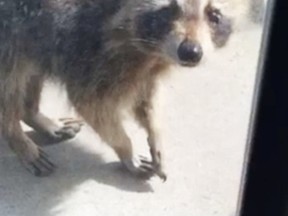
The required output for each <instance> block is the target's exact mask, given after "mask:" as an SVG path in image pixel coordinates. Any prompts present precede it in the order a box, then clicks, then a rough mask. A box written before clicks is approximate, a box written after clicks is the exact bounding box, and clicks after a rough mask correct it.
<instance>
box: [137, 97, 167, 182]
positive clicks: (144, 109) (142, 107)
mask: <svg viewBox="0 0 288 216" xmlns="http://www.w3.org/2000/svg"><path fill="white" fill-rule="evenodd" d="M134 112H135V116H136V119H137V120H138V122H139V123H140V124H141V125H142V126H143V127H144V128H145V129H146V131H147V133H148V139H147V141H148V144H149V147H150V153H151V157H152V163H153V167H154V170H155V172H156V174H157V175H158V176H159V177H160V178H161V179H163V181H166V179H167V175H166V173H165V171H164V167H163V153H162V147H161V142H160V139H159V135H158V133H157V131H158V130H157V129H156V124H155V122H154V121H155V116H154V115H155V114H154V109H153V106H152V104H151V101H148V100H147V101H145V100H143V101H141V102H140V103H138V104H137V105H136V106H135V110H134Z"/></svg>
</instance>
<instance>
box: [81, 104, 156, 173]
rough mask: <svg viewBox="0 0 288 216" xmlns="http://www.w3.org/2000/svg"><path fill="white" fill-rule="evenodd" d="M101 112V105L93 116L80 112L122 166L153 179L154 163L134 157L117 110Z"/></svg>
mask: <svg viewBox="0 0 288 216" xmlns="http://www.w3.org/2000/svg"><path fill="white" fill-rule="evenodd" d="M110 108H111V107H110ZM100 110H101V105H100V106H99V107H98V109H97V111H95V113H94V115H92V116H91V115H90V114H91V112H89V113H87V112H85V113H83V112H82V113H81V111H80V114H82V116H83V117H84V118H85V120H86V121H87V122H88V123H89V124H90V125H91V126H92V127H93V129H94V130H95V131H96V132H97V133H98V134H99V136H100V137H101V138H102V140H103V141H104V142H106V143H107V144H108V145H109V146H111V147H112V148H113V149H114V151H115V152H116V154H117V155H118V157H119V159H120V160H121V162H122V164H123V165H124V166H125V167H126V168H127V169H128V170H129V171H130V172H131V173H132V174H133V175H135V176H137V177H140V178H144V179H149V178H150V177H152V176H153V175H154V174H155V172H154V168H153V165H152V163H151V162H149V161H147V160H145V159H144V158H143V157H141V156H139V157H137V156H134V155H133V149H132V143H131V140H130V138H129V137H128V135H127V134H126V132H125V130H124V128H123V126H122V122H121V118H120V116H119V114H117V113H118V112H117V110H116V109H112V110H111V109H110V110H109V108H108V109H105V108H103V109H102V110H103V111H102V112H101V111H100Z"/></svg>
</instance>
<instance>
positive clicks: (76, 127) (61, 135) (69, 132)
mask: <svg viewBox="0 0 288 216" xmlns="http://www.w3.org/2000/svg"><path fill="white" fill-rule="evenodd" d="M60 122H61V123H62V127H59V128H57V129H56V130H53V131H51V133H50V135H51V136H52V138H54V139H56V140H58V139H59V140H66V139H72V138H74V137H75V136H76V134H77V133H78V132H79V131H80V130H81V127H82V126H83V124H84V122H83V121H82V120H78V119H73V118H65V119H60Z"/></svg>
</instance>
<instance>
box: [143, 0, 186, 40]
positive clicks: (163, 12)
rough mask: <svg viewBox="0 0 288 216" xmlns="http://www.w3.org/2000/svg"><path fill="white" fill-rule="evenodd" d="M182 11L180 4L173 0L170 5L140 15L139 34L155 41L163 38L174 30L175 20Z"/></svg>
mask: <svg viewBox="0 0 288 216" xmlns="http://www.w3.org/2000/svg"><path fill="white" fill-rule="evenodd" d="M180 13H181V9H180V7H179V5H178V4H177V2H176V1H175V0H173V1H172V2H171V4H170V5H168V6H165V7H163V8H160V9H158V10H156V11H149V12H146V13H144V14H142V15H140V16H139V17H138V22H137V36H138V37H140V38H142V39H147V40H153V41H159V40H161V39H163V37H165V36H166V35H167V34H168V33H169V32H170V31H171V30H172V28H173V22H174V21H175V20H177V18H178V17H179V16H180Z"/></svg>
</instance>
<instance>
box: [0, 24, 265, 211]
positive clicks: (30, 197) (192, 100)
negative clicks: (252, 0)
mask: <svg viewBox="0 0 288 216" xmlns="http://www.w3.org/2000/svg"><path fill="white" fill-rule="evenodd" d="M260 39H261V28H260V27H259V26H256V25H252V24H249V25H245V26H244V25H243V26H242V27H239V29H238V31H237V32H236V33H235V34H234V36H233V38H232V40H231V41H230V43H229V46H227V47H226V48H225V49H222V50H219V51H217V52H211V54H209V56H208V57H207V55H206V58H205V59H204V61H203V63H202V64H201V65H200V66H199V67H198V68H197V69H187V68H175V69H174V70H175V71H174V73H173V75H172V76H171V77H170V78H169V79H167V80H165V82H164V83H163V87H164V88H163V92H164V95H166V98H165V104H166V105H165V109H164V110H163V112H162V116H163V117H162V118H163V122H162V123H163V125H164V126H163V139H164V143H165V154H166V164H167V169H168V175H169V176H168V181H167V182H166V183H162V182H161V181H160V180H159V179H157V178H153V179H152V180H151V181H148V182H142V181H139V180H136V179H133V178H131V176H129V175H127V173H125V172H122V171H121V169H120V168H119V164H118V161H117V158H116V157H115V155H114V153H113V152H112V151H111V149H109V148H108V147H106V146H105V145H104V144H103V143H101V141H100V140H99V138H98V137H97V135H95V134H94V133H93V132H91V130H90V129H89V128H87V127H84V128H83V130H82V132H81V133H80V134H79V136H78V137H77V138H75V139H74V140H71V141H68V142H64V143H61V144H60V145H51V146H48V147H45V150H46V152H48V153H49V154H50V155H51V158H52V160H53V161H54V162H55V163H57V165H58V169H57V170H56V172H55V173H54V174H53V175H52V176H50V177H47V178H35V177H33V176H31V175H30V174H29V173H27V172H26V171H25V170H24V169H23V168H22V167H21V165H20V164H19V163H18V161H17V160H16V158H15V156H14V154H12V153H11V151H10V150H9V149H8V148H7V146H5V145H0V215H1V216H74V215H75V216H78V215H83V216H86V215H87V216H88V215H99V216H102V215H103V216H104V215H105V216H110V215H111V216H122V215H123V216H128V215H130V216H134V215H135V216H136V215H137V216H142V215H143V216H147V215H151V216H152V215H165V216H175V215H183V216H188V215H195V216H215V215H219V216H232V215H233V214H234V212H235V207H236V201H237V194H238V191H239V184H240V176H241V168H242V163H243V155H244V149H245V141H246V134H247V127H248V121H249V115H250V108H251V100H252V92H253V87H254V79H255V72H256V65H257V59H258V54H259V45H260ZM42 110H43V112H44V113H46V114H47V115H49V116H50V117H53V118H55V119H57V118H59V117H63V116H64V117H67V104H66V100H65V95H64V93H63V92H61V90H59V89H58V88H57V87H56V86H55V85H52V84H47V86H46V88H45V91H44V92H43V102H42ZM125 125H126V126H127V129H128V131H129V133H130V134H132V135H133V136H132V138H133V141H134V143H137V145H136V144H135V148H136V151H138V152H144V151H145V150H146V148H145V142H144V140H145V134H144V132H143V131H142V130H140V129H139V128H138V127H137V126H135V125H134V124H133V123H131V122H130V121H127V124H125ZM38 138H39V137H38ZM40 138H41V137H40Z"/></svg>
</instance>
